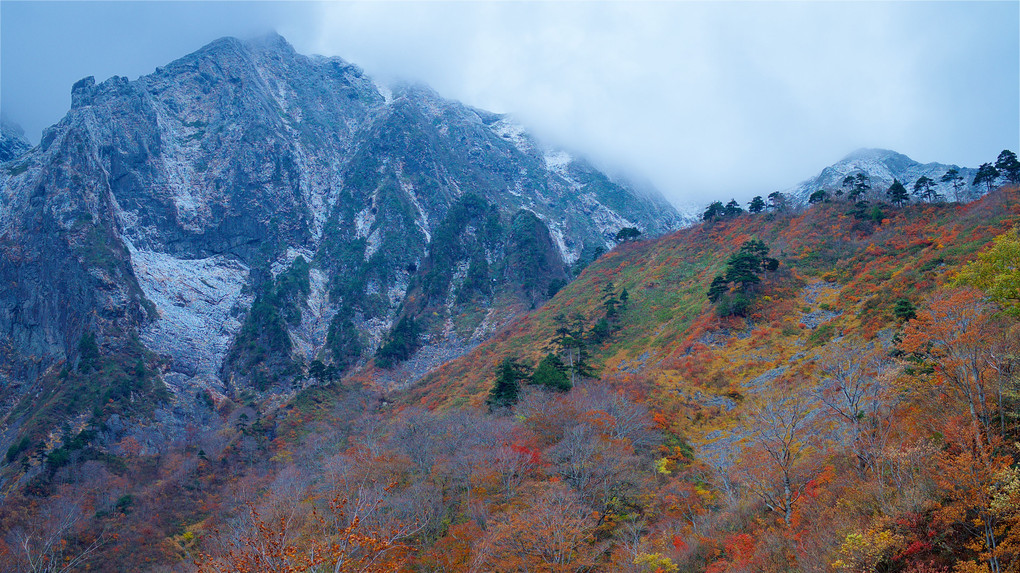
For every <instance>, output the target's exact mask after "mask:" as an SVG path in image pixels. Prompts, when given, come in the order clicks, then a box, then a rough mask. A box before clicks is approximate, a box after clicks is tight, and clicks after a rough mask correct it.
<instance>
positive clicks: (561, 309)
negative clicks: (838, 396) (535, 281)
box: [405, 190, 1020, 407]
mask: <svg viewBox="0 0 1020 573" xmlns="http://www.w3.org/2000/svg"><path fill="white" fill-rule="evenodd" d="M882 209H883V218H882V219H881V221H880V222H877V221H874V220H872V219H868V218H858V217H856V216H855V213H854V211H853V208H852V205H848V204H846V203H833V204H825V205H818V206H815V207H812V208H810V209H806V210H802V211H800V212H781V213H774V212H768V213H763V214H760V215H742V216H740V217H738V218H736V219H731V220H727V221H722V222H716V223H711V224H704V225H698V226H695V227H691V228H688V229H683V230H680V231H677V232H675V233H673V234H670V235H667V236H663V237H660V238H658V239H654V240H650V241H640V242H631V243H624V244H621V245H620V246H618V247H616V248H615V249H614V250H613V251H611V252H610V253H608V254H606V255H605V256H604V257H602V258H601V259H600V260H599V261H597V262H596V263H595V264H593V265H591V266H589V267H588V268H587V269H585V271H584V273H583V274H582V275H581V276H580V277H579V278H578V279H576V280H575V281H573V282H572V283H571V284H569V285H568V286H567V287H565V288H564V289H563V290H562V291H560V292H559V293H557V295H556V296H555V297H553V299H552V300H550V301H549V302H547V303H546V304H545V306H543V307H542V308H541V309H539V310H537V311H536V312H534V313H531V314H528V315H527V316H525V317H523V318H522V319H520V320H518V321H516V322H514V323H513V324H511V325H509V326H508V328H506V329H505V330H503V331H502V332H500V333H499V334H497V335H496V336H494V337H493V338H492V339H490V340H489V341H487V342H485V343H484V344H482V345H481V346H479V347H478V348H477V349H475V350H474V351H473V352H472V353H470V354H468V355H467V356H464V357H463V358H460V359H458V360H455V361H452V362H450V363H449V364H446V365H444V366H443V367H442V368H440V369H438V370H436V371H435V372H434V373H432V374H430V375H429V376H427V377H426V378H425V379H423V380H422V381H421V383H420V384H418V385H417V386H415V387H414V388H412V389H411V390H410V392H409V394H408V395H407V397H406V398H405V399H406V400H407V401H408V402H409V403H421V404H424V405H428V406H429V407H449V406H457V405H463V404H472V405H476V406H477V405H481V404H482V403H483V402H484V400H485V397H486V395H487V393H488V392H489V389H490V387H491V385H492V381H493V379H494V372H495V371H496V367H497V365H498V364H499V363H500V362H501V361H502V360H504V359H506V358H514V359H517V360H520V361H521V362H523V363H524V364H525V365H529V366H534V365H537V364H538V362H539V360H540V359H541V358H542V357H543V356H544V355H545V354H546V353H548V352H550V351H557V352H562V351H563V347H562V344H561V343H557V338H558V336H559V335H558V334H557V331H558V329H561V328H563V327H564V326H568V327H572V328H576V327H574V324H575V323H576V324H577V325H578V326H579V327H582V330H583V331H584V332H587V333H589V334H588V336H589V337H590V333H591V332H592V329H593V327H595V325H596V324H597V323H598V321H599V320H600V319H602V318H604V317H605V316H606V303H605V301H606V300H607V299H608V298H609V297H610V295H612V296H613V297H615V299H616V300H617V301H619V297H620V294H621V293H622V291H623V290H626V291H627V293H628V297H627V301H626V302H617V303H616V304H617V306H618V308H619V310H618V313H617V315H616V316H615V317H614V318H613V320H612V323H611V327H612V332H611V335H610V336H608V337H605V338H604V339H603V340H600V341H597V342H589V343H588V344H587V347H586V350H587V352H588V353H589V354H590V355H591V361H592V363H593V364H594V365H595V366H597V371H598V372H599V377H600V378H601V379H602V380H604V381H610V382H612V383H619V384H623V385H624V386H627V387H630V388H631V389H633V390H636V391H637V392H639V393H641V394H648V393H654V392H661V391H664V388H666V387H674V386H675V385H676V384H677V383H680V385H681V386H683V385H684V384H691V383H694V382H695V379H698V380H704V379H712V378H715V379H716V381H717V382H719V383H720V384H722V386H720V387H717V388H715V389H714V390H712V391H711V392H712V394H714V395H716V396H725V394H726V392H728V391H730V390H731V385H733V384H739V383H741V381H746V380H749V379H752V378H754V377H755V376H756V375H757V374H756V373H760V372H762V371H763V370H768V369H769V368H763V367H764V366H765V365H766V364H772V365H777V364H782V363H785V362H787V361H789V360H793V361H797V360H800V359H802V358H803V352H802V351H804V350H807V349H809V348H811V347H812V346H817V344H812V343H809V340H811V339H812V336H815V338H817V332H818V330H819V328H821V327H822V325H825V328H824V329H822V330H823V334H825V336H828V337H831V336H832V335H833V333H835V332H839V331H846V332H856V333H858V334H860V335H863V336H865V337H873V336H875V334H876V333H877V332H879V331H881V330H882V329H884V328H887V327H889V326H891V325H894V324H895V322H896V318H895V316H894V312H893V310H894V306H895V303H896V301H898V300H899V299H901V298H902V299H906V300H909V301H911V302H912V303H913V304H914V305H918V306H919V305H921V303H922V301H923V299H924V297H925V295H926V294H927V293H929V292H931V291H932V289H934V288H935V287H936V285H938V284H940V283H941V282H942V281H944V280H945V279H946V277H947V276H948V275H949V273H950V271H951V270H952V269H954V268H958V266H959V264H960V263H961V262H963V261H966V260H969V259H970V258H972V257H973V255H974V253H975V251H976V250H978V249H979V248H981V247H982V246H984V245H986V244H987V243H988V241H989V240H990V238H991V237H994V236H996V235H998V234H1000V233H1002V232H1005V231H1008V230H1009V229H1011V228H1012V227H1013V226H1014V225H1016V224H1017V223H1018V222H1020V203H1018V200H1017V197H1016V192H1015V190H1004V191H998V192H995V193H993V195H990V196H987V197H985V198H983V199H981V200H979V201H977V202H974V203H970V204H965V205H959V204H957V205H953V204H932V205H928V204H923V205H922V204H917V205H911V206H908V207H904V208H893V207H891V206H889V205H884V206H883V207H882ZM751 238H760V239H761V240H763V241H764V242H765V243H766V245H767V246H769V247H770V248H771V253H772V255H773V256H776V257H778V259H779V261H780V267H779V271H778V272H777V273H774V274H773V276H772V278H771V279H770V280H769V281H767V283H766V285H767V286H766V287H764V290H763V291H762V295H763V296H762V297H761V298H759V299H757V302H756V303H755V304H753V305H752V307H751V308H750V309H749V310H748V311H747V312H746V313H745V314H746V317H743V316H737V317H730V318H719V317H718V316H716V315H715V314H714V313H713V312H712V308H713V307H712V304H711V303H710V302H709V300H708V298H707V297H706V292H707V291H708V288H709V285H710V283H711V281H712V277H713V276H715V275H717V274H719V273H720V272H723V271H724V270H725V268H726V261H727V259H728V258H729V257H730V256H731V255H732V254H733V253H735V252H736V251H737V250H738V248H739V247H740V245H741V244H742V243H743V242H744V241H746V240H749V239H751ZM823 303H824V304H823ZM830 321H831V322H830ZM826 340H827V339H826ZM823 342H824V341H823ZM770 346H771V347H772V349H773V350H771V351H770V352H773V354H774V355H771V356H768V357H765V356H764V355H763V354H762V351H763V350H766V349H767V348H768V347H770ZM779 349H785V350H782V351H780V350H779ZM706 351H707V352H708V354H711V355H713V356H715V358H713V359H711V360H709V359H708V358H706V356H707V355H706V354H705V353H706ZM776 352H778V353H776ZM798 353H800V354H801V355H800V356H798V357H796V358H791V357H794V356H795V355H797V354H798ZM691 356H698V357H700V358H699V359H705V361H706V363H707V362H713V363H714V366H713V368H718V372H716V373H711V372H707V371H705V370H701V371H700V372H699V374H698V375H697V376H694V377H692V376H689V375H680V374H679V373H678V372H679V369H680V368H681V367H680V365H681V364H683V365H684V366H683V368H688V367H689V366H690V365H689V364H688V362H689V360H688V358H689V357H691ZM702 366H704V364H702ZM661 384H666V385H667V386H661ZM702 390H704V389H702Z"/></svg>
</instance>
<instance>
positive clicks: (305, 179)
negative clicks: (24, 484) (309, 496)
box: [0, 35, 681, 399]
mask: <svg viewBox="0 0 1020 573" xmlns="http://www.w3.org/2000/svg"><path fill="white" fill-rule="evenodd" d="M72 101H73V105H72V109H71V110H70V111H69V112H68V114H67V115H66V116H65V117H64V118H63V119H62V120H61V121H60V122H59V123H58V124H57V125H55V126H53V127H51V128H49V129H47V131H46V132H45V134H44V137H43V141H42V144H41V145H40V146H39V148H37V149H36V150H34V151H32V152H29V153H28V155H26V156H25V157H27V160H26V162H25V165H24V168H23V169H19V170H17V171H6V172H3V173H2V174H0V186H2V192H0V201H2V204H0V213H2V214H3V220H2V222H3V226H2V227H0V229H2V231H0V280H2V281H4V284H13V285H17V288H16V289H7V290H5V291H4V292H2V293H0V333H2V334H0V338H2V340H0V364H3V365H4V368H5V369H6V371H5V372H4V374H6V375H8V376H11V377H12V378H15V379H18V380H21V381H23V382H25V383H26V384H29V386H30V385H31V382H32V380H33V379H34V377H35V376H38V375H39V374H40V373H41V372H43V371H45V370H46V369H47V368H49V367H51V366H53V365H59V364H64V365H68V366H69V367H73V365H74V364H75V361H76V360H77V357H78V355H79V354H80V347H81V341H82V340H83V337H86V338H87V337H93V338H94V339H95V341H96V344H97V345H98V346H99V348H101V349H102V350H103V352H106V353H109V354H110V355H117V353H118V352H127V350H125V349H128V348H134V346H131V345H132V344H135V343H134V342H132V341H138V342H140V343H141V344H143V345H144V346H145V348H147V349H148V351H151V352H153V353H155V355H157V356H159V357H160V359H159V364H160V366H159V368H160V369H161V372H162V374H161V379H162V380H163V382H165V383H166V384H167V386H168V387H169V388H170V390H171V393H172V394H173V395H174V396H189V395H191V396H193V395H194V391H195V390H196V389H197V388H201V389H206V390H209V391H211V392H214V393H223V394H231V393H236V392H241V391H246V390H251V389H254V390H257V391H263V390H268V389H270V388H275V389H277V390H280V389H285V388H289V387H290V385H291V384H292V383H293V384H297V383H298V382H299V381H300V380H307V379H308V376H309V374H308V372H309V368H310V367H311V365H312V364H313V363H315V364H317V365H318V366H317V367H316V370H315V372H317V373H319V374H318V375H320V376H321V375H322V373H323V372H329V373H330V374H329V375H330V376H334V377H336V376H342V375H344V374H346V373H350V372H352V371H354V370H356V369H358V368H363V367H366V366H367V365H370V364H371V362H372V358H373V356H374V357H376V358H377V359H378V362H379V363H381V364H382V363H385V364H386V365H387V366H388V367H389V368H390V369H389V370H386V371H385V372H383V374H382V375H383V376H384V377H385V376H389V378H388V379H389V380H391V382H392V383H393V384H406V383H408V381H410V380H413V379H415V378H416V377H417V376H420V375H421V374H422V373H424V372H425V371H426V370H428V369H429V368H431V367H433V366H436V365H438V364H439V363H440V362H441V361H443V360H445V359H448V358H449V357H451V356H456V355H458V354H460V353H463V352H464V351H466V350H467V349H469V348H471V347H472V346H474V345H476V344H478V342H479V341H481V340H483V339H485V338H486V337H487V336H489V335H490V334H491V333H493V332H494V331H495V330H496V329H498V328H499V327H500V326H501V325H503V324H506V323H507V321H509V320H512V319H513V318H514V317H515V316H518V315H519V314H520V313H521V312H524V311H526V310H528V309H530V308H532V307H534V306H536V305H539V304H541V303H542V302H543V301H544V300H545V299H547V298H548V297H549V296H551V295H552V293H554V292H555V290H556V289H557V288H559V286H560V285H562V284H563V282H564V281H566V280H568V279H569V278H570V276H571V274H572V271H571V269H572V268H574V269H577V268H580V267H582V266H583V265H584V264H585V263H586V262H587V261H591V260H592V259H594V258H595V257H597V256H598V254H600V253H601V252H603V251H604V250H606V249H608V248H610V247H611V246H612V245H613V244H614V243H613V237H614V236H615V234H616V233H617V232H618V231H619V229H620V228H622V227H638V228H639V229H641V230H642V231H643V232H644V233H645V234H647V235H654V234H658V233H662V232H665V231H668V230H671V229H673V228H675V227H676V226H678V225H679V223H680V222H681V218H680V216H679V215H678V214H677V213H676V211H675V210H674V209H673V208H672V207H671V206H670V205H669V203H667V202H666V201H665V200H663V199H662V197H661V196H659V195H657V194H655V193H651V192H648V191H647V190H642V191H641V192H638V191H635V190H634V189H633V188H631V187H630V186H628V185H627V184H626V183H623V182H619V181H615V180H613V179H612V178H610V177H608V176H606V175H605V174H604V173H602V172H601V171H600V170H598V169H597V168H596V167H595V166H593V165H591V164H590V163H588V162H586V161H584V160H582V159H579V158H576V157H574V156H573V155H571V154H569V153H567V152H565V151H562V150H556V149H549V148H547V147H546V146H544V145H542V144H541V143H540V142H538V141H537V140H535V138H533V137H532V136H531V135H529V134H528V132H527V130H526V129H525V128H524V127H523V126H520V125H518V124H516V123H515V122H513V121H512V120H511V119H510V118H507V117H504V116H500V115H498V114H493V113H490V112H486V111H484V110H478V109H474V108H471V107H468V106H465V105H463V104H461V103H459V102H455V101H450V100H447V99H444V98H443V97H441V96H440V95H439V94H437V93H436V92H435V91H433V90H432V89H431V88H428V87H427V86H422V85H420V84H402V85H399V86H395V87H394V88H393V90H392V93H391V92H390V90H389V89H387V88H384V87H380V86H378V85H377V84H376V83H375V82H374V81H373V80H372V78H370V77H368V76H367V75H365V74H364V72H363V71H362V70H361V69H360V68H358V67H357V66H354V65H352V64H349V63H347V62H345V61H344V60H342V59H340V58H324V57H310V56H304V55H301V54H298V53H296V52H295V51H294V50H293V48H292V47H291V46H290V45H289V44H288V43H287V42H286V40H284V39H283V38H282V37H280V36H279V35H269V36H266V37H263V38H258V39H255V40H250V41H241V40H238V39H235V38H224V39H220V40H217V41H215V42H212V43H210V44H208V45H207V46H205V47H203V48H201V49H200V50H198V51H196V52H195V53H193V54H190V55H187V56H184V57H183V58H181V59H179V60H176V61H174V62H171V63H169V64H167V65H166V66H162V67H160V68H158V69H157V70H156V71H155V72H154V73H152V74H149V75H147V76H143V77H141V78H138V79H137V80H134V81H129V80H128V79H126V78H122V77H116V76H115V77H113V78H110V79H108V80H106V81H104V82H101V83H98V84H97V83H96V81H95V79H94V78H92V77H88V78H85V79H83V80H81V81H79V82H77V83H75V85H74V86H73V88H72ZM11 309H14V310H11ZM88 340H92V338H88ZM131 352H135V350H132V351H131ZM405 364H406V365H409V366H404V365H405ZM182 399H183V398H182Z"/></svg>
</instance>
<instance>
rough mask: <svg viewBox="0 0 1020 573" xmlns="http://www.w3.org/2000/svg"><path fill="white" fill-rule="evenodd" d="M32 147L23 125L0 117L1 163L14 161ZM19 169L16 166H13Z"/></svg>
mask: <svg viewBox="0 0 1020 573" xmlns="http://www.w3.org/2000/svg"><path fill="white" fill-rule="evenodd" d="M31 148H32V144H30V143H29V142H28V140H27V139H25V132H24V130H22V129H21V126H19V125H16V124H14V123H11V122H9V121H7V118H0V163H4V162H6V161H13V160H15V159H17V158H19V157H21V156H22V155H24V154H25V153H27V152H28V150H29V149H31ZM13 168H14V169H17V167H16V166H14V167H13Z"/></svg>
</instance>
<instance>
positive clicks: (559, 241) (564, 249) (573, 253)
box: [549, 223, 581, 265]
mask: <svg viewBox="0 0 1020 573" xmlns="http://www.w3.org/2000/svg"><path fill="white" fill-rule="evenodd" d="M549 233H550V234H551V235H552V239H553V242H554V243H556V249H557V250H558V251H559V252H560V257H562V258H563V261H564V262H566V263H567V264H568V265H572V264H574V263H576V262H577V260H578V259H580V258H581V249H578V248H576V247H575V248H573V249H571V248H569V247H568V246H567V239H566V234H565V233H564V232H563V224H562V223H550V224H549Z"/></svg>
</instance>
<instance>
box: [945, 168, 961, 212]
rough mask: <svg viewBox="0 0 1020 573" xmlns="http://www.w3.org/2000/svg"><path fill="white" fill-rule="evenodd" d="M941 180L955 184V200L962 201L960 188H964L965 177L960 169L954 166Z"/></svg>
mask: <svg viewBox="0 0 1020 573" xmlns="http://www.w3.org/2000/svg"><path fill="white" fill-rule="evenodd" d="M939 181H941V182H943V183H949V184H950V185H952V186H953V200H954V201H956V202H957V203H959V202H960V189H963V184H964V183H963V177H962V176H961V175H960V170H959V169H957V168H955V167H952V168H950V169H949V171H946V173H945V175H943V176H942V178H941V179H939Z"/></svg>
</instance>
